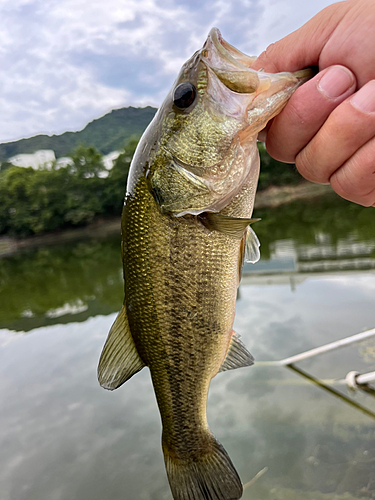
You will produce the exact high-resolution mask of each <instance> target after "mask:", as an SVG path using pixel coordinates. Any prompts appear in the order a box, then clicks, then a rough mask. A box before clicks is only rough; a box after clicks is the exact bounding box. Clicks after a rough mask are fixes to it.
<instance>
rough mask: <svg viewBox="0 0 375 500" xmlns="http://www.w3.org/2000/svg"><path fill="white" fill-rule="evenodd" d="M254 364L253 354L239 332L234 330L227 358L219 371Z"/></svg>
mask: <svg viewBox="0 0 375 500" xmlns="http://www.w3.org/2000/svg"><path fill="white" fill-rule="evenodd" d="M253 364H254V358H253V356H252V355H251V354H250V353H249V351H248V350H247V349H246V347H245V345H244V344H243V342H242V340H241V338H240V336H239V335H238V333H236V332H233V335H232V339H231V341H230V344H229V348H228V352H227V355H226V358H225V359H224V362H223V364H222V365H221V367H220V370H219V373H220V372H225V371H227V370H234V369H236V368H242V367H244V366H251V365H253Z"/></svg>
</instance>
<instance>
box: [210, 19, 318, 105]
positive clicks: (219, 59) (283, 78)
mask: <svg viewBox="0 0 375 500" xmlns="http://www.w3.org/2000/svg"><path fill="white" fill-rule="evenodd" d="M201 58H202V61H203V62H204V63H205V64H206V66H207V67H208V68H209V69H210V70H211V71H213V72H214V73H215V75H216V76H217V77H218V78H219V80H220V81H221V82H222V83H223V84H224V85H225V86H226V87H227V88H228V89H230V90H232V91H233V92H236V93H240V94H242V93H243V94H253V93H255V94H259V93H261V92H265V91H267V90H268V89H270V92H269V93H268V95H269V94H275V93H277V92H279V91H280V90H283V89H284V88H286V87H289V86H291V85H292V86H294V85H296V84H298V85H300V84H302V83H303V82H304V81H307V80H308V79H309V78H311V77H312V76H313V71H312V70H311V68H308V69H304V70H301V71H296V72H294V73H265V72H262V71H255V70H253V69H251V66H252V64H253V63H254V61H255V59H256V57H251V56H248V55H246V54H244V53H243V52H241V51H240V50H238V49H236V48H235V47H233V45H231V44H230V43H228V42H227V41H226V40H224V38H223V37H222V36H221V33H220V31H219V30H218V29H217V28H212V29H211V31H210V33H209V35H208V37H207V40H206V42H205V44H204V46H203V48H202V50H201Z"/></svg>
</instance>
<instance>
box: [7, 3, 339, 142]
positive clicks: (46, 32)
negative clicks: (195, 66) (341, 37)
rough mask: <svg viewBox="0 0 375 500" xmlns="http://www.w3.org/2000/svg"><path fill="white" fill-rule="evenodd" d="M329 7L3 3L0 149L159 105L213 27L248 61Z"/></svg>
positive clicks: (289, 4) (255, 4)
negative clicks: (112, 114)
mask: <svg viewBox="0 0 375 500" xmlns="http://www.w3.org/2000/svg"><path fill="white" fill-rule="evenodd" d="M331 3H334V2H333V1H332V0H314V2H301V1H300V0H236V1H230V0H213V1H210V2H208V1H206V0H105V1H104V0H90V1H88V0H0V19H1V24H2V28H1V30H0V68H1V77H0V143H1V142H8V141H11V140H16V139H20V138H22V137H30V136H33V135H36V134H40V133H46V134H49V135H51V134H59V133H62V132H65V131H67V130H71V131H76V130H81V129H82V128H84V127H85V125H86V124H87V123H88V122H89V121H91V120H93V119H95V118H99V117H100V116H103V115H104V114H105V113H107V112H109V111H110V110H111V109H115V108H121V107H124V106H146V105H152V106H155V107H157V106H159V105H160V104H161V102H162V101H163V98H164V96H165V95H166V94H167V92H168V90H169V88H170V87H171V85H172V83H173V81H174V79H175V77H176V75H177V73H178V71H179V69H180V67H181V65H182V64H183V63H184V61H185V60H187V59H188V58H189V57H190V56H191V55H192V54H193V53H194V52H195V51H196V50H198V49H199V48H200V47H201V46H202V45H203V43H204V41H205V39H206V36H207V34H208V32H209V30H210V29H211V27H213V26H216V27H218V28H219V29H220V31H221V33H222V35H223V37H224V38H225V39H226V40H227V41H228V42H229V43H231V44H232V45H234V46H236V47H237V48H239V49H240V50H242V51H243V52H245V53H247V54H250V55H258V54H260V53H261V52H262V51H263V50H264V49H265V48H266V47H267V46H268V45H269V44H270V43H272V42H275V41H276V40H278V39H280V38H281V37H283V36H285V35H287V34H288V33H290V32H292V31H294V30H295V29H297V28H298V27H300V26H301V25H302V24H304V23H305V22H306V21H308V20H309V19H310V18H311V17H312V16H313V15H315V14H316V13H317V12H319V11H320V10H321V9H323V8H324V7H326V6H327V5H329V4H331Z"/></svg>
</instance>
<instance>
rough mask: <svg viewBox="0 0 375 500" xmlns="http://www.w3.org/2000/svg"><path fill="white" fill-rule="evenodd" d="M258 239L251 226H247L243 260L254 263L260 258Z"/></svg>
mask: <svg viewBox="0 0 375 500" xmlns="http://www.w3.org/2000/svg"><path fill="white" fill-rule="evenodd" d="M259 247H260V241H259V240H258V236H257V235H256V234H255V232H254V230H253V229H252V228H251V227H248V228H247V233H246V247H245V262H251V263H252V264H255V263H256V262H258V260H259V259H260V251H259Z"/></svg>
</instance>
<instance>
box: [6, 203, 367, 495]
mask: <svg viewBox="0 0 375 500" xmlns="http://www.w3.org/2000/svg"><path fill="white" fill-rule="evenodd" d="M255 216H256V217H262V222H261V223H259V224H258V228H257V227H256V226H254V228H255V229H256V230H257V233H258V235H259V237H260V240H261V242H262V247H261V250H262V260H261V262H259V263H258V264H256V265H255V266H250V265H247V266H246V267H245V269H244V276H243V281H242V285H241V287H240V290H239V298H238V301H237V312H236V319H235V329H236V331H237V332H238V333H240V334H241V335H242V337H243V340H244V342H245V344H246V345H247V346H248V347H249V350H250V352H252V354H253V355H254V356H255V358H256V360H258V361H269V360H277V359H282V358H284V357H287V356H290V355H293V354H296V353H299V352H302V351H305V350H307V349H310V348H313V347H316V346H319V345H322V344H325V343H328V342H331V341H333V340H337V339H340V338H343V337H345V336H348V335H352V334H354V333H357V332H360V331H362V330H364V329H369V328H374V327H375V307H374V297H375V271H374V270H375V251H374V249H375V217H374V209H371V208H370V209H364V208H361V207H358V206H355V205H353V204H349V203H346V202H344V201H340V200H338V199H337V198H324V199H316V200H314V201H311V202H301V201H299V202H295V203H292V204H289V205H285V206H282V207H279V208H277V209H273V210H266V209H263V210H258V211H257V212H256V214H255ZM121 302H122V276H121V262H120V252H119V237H118V236H117V235H116V236H114V237H113V238H110V239H106V240H100V239H98V240H95V239H93V240H87V241H84V242H75V243H71V244H70V245H65V246H59V247H57V246H56V247H45V248H38V249H34V250H32V251H30V252H24V253H18V254H16V255H14V256H11V257H7V258H3V259H1V260H0V401H1V407H0V498H1V500H44V499H48V500H68V499H69V500H71V499H73V498H74V499H79V500H86V499H87V500H89V499H90V500H103V499H105V500H120V499H126V500H138V499H141V500H170V499H171V496H170V492H169V487H168V484H167V479H166V476H165V472H164V463H163V457H162V452H161V447H160V434H161V428H160V417H159V415H158V411H157V408H156V402H155V397H154V394H153V391H152V387H151V382H150V377H149V373H148V371H147V369H145V370H142V372H140V373H139V374H137V375H136V376H135V377H134V378H133V379H132V380H131V381H129V382H128V383H127V384H125V386H124V387H122V388H120V389H119V390H118V391H115V392H113V393H112V392H108V391H104V390H103V389H101V388H100V387H99V386H98V384H97V381H96V366H97V361H98V357H99V354H100V351H101V348H102V345H103V343H104V340H105V337H106V335H107V332H108V329H109V327H110V325H111V323H112V322H113V320H114V318H115V316H116V312H117V311H118V310H119V308H120V306H121ZM298 367H299V368H300V369H302V370H303V371H304V372H307V373H308V374H310V375H312V376H313V377H316V378H319V379H323V380H331V379H342V378H344V377H345V376H346V374H347V373H348V372H349V371H351V370H357V371H359V372H361V373H366V372H369V371H373V370H375V340H374V341H372V342H370V341H368V342H366V343H362V344H358V345H355V346H351V347H347V348H344V349H341V350H338V351H335V352H331V353H329V354H325V355H321V356H319V357H317V358H314V359H311V360H306V361H303V362H301V363H299V364H298ZM329 387H330V388H332V389H333V390H334V391H338V392H339V394H335V393H332V392H328V391H327V390H325V389H324V388H321V387H318V386H317V385H315V384H313V383H311V382H310V381H309V380H307V379H306V378H304V377H303V376H301V375H300V374H298V373H296V372H293V371H291V370H289V369H287V368H276V367H272V366H264V365H262V364H261V363H259V365H258V366H257V365H255V366H254V367H251V368H246V369H240V370H235V371H232V372H225V373H222V374H219V375H218V376H217V377H216V378H215V379H214V380H213V382H212V385H211V391H210V397H209V403H208V417H209V422H210V426H211V428H212V430H213V431H214V433H215V435H216V436H217V438H218V439H219V440H220V441H221V442H222V443H223V445H224V446H225V448H226V449H227V451H228V453H229V454H230V456H231V458H232V460H233V462H234V464H235V465H236V467H237V469H238V471H239V473H240V475H241V478H242V481H243V482H244V483H248V482H249V481H251V480H252V479H253V478H254V476H256V474H258V473H259V472H260V471H262V474H261V475H260V477H258V479H257V480H256V481H255V482H252V483H251V484H250V485H249V486H248V487H247V488H246V489H245V492H244V496H243V498H244V499H252V500H256V499H262V500H284V499H288V500H293V499H300V498H304V499H308V500H310V499H311V500H351V499H357V498H367V499H368V498H375V426H374V423H375V399H374V397H373V396H372V395H371V394H367V393H363V392H360V393H354V394H353V393H349V392H348V390H347V389H346V388H345V386H343V385H338V384H329ZM340 395H341V396H340Z"/></svg>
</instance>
